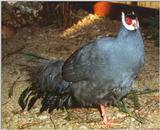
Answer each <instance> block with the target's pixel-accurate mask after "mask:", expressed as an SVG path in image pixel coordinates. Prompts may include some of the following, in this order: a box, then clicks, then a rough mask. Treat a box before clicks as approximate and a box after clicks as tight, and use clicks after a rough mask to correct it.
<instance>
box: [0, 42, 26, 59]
mask: <svg viewBox="0 0 160 130" xmlns="http://www.w3.org/2000/svg"><path fill="white" fill-rule="evenodd" d="M25 46H26V45H24V46H22V47H20V48H18V49H16V50H15V51H13V52H10V53H8V54H6V55H5V56H4V57H3V58H2V61H3V60H4V59H5V58H7V57H9V56H11V55H13V54H15V53H18V52H19V51H21V50H23V49H24V48H25Z"/></svg>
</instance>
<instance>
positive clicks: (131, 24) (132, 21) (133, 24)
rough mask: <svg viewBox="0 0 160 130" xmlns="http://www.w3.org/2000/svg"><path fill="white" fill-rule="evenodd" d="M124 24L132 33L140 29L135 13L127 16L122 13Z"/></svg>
mask: <svg viewBox="0 0 160 130" xmlns="http://www.w3.org/2000/svg"><path fill="white" fill-rule="evenodd" d="M122 24H123V25H124V27H125V28H126V29H127V30H130V31H133V30H137V29H138V28H139V21H138V18H137V17H136V15H135V14H134V12H132V14H127V15H125V14H124V12H122Z"/></svg>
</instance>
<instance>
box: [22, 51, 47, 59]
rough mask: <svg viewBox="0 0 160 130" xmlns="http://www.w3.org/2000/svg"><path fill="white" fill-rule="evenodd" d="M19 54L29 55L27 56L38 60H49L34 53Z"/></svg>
mask: <svg viewBox="0 0 160 130" xmlns="http://www.w3.org/2000/svg"><path fill="white" fill-rule="evenodd" d="M19 54H24V55H27V56H31V57H35V58H37V59H43V60H49V59H47V58H44V57H42V56H38V55H36V54H33V53H25V52H20V53H19Z"/></svg>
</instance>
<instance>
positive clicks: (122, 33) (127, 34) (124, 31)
mask: <svg viewBox="0 0 160 130" xmlns="http://www.w3.org/2000/svg"><path fill="white" fill-rule="evenodd" d="M134 35H137V36H140V31H139V29H137V30H135V31H129V30H127V29H126V28H125V27H124V26H123V25H122V26H121V29H120V32H119V34H118V36H117V38H118V39H123V40H124V39H126V38H128V37H130V36H134Z"/></svg>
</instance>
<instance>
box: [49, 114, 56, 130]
mask: <svg viewBox="0 0 160 130" xmlns="http://www.w3.org/2000/svg"><path fill="white" fill-rule="evenodd" d="M50 120H51V122H52V124H53V126H54V129H56V125H55V123H54V121H53V120H52V117H51V116H50Z"/></svg>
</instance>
